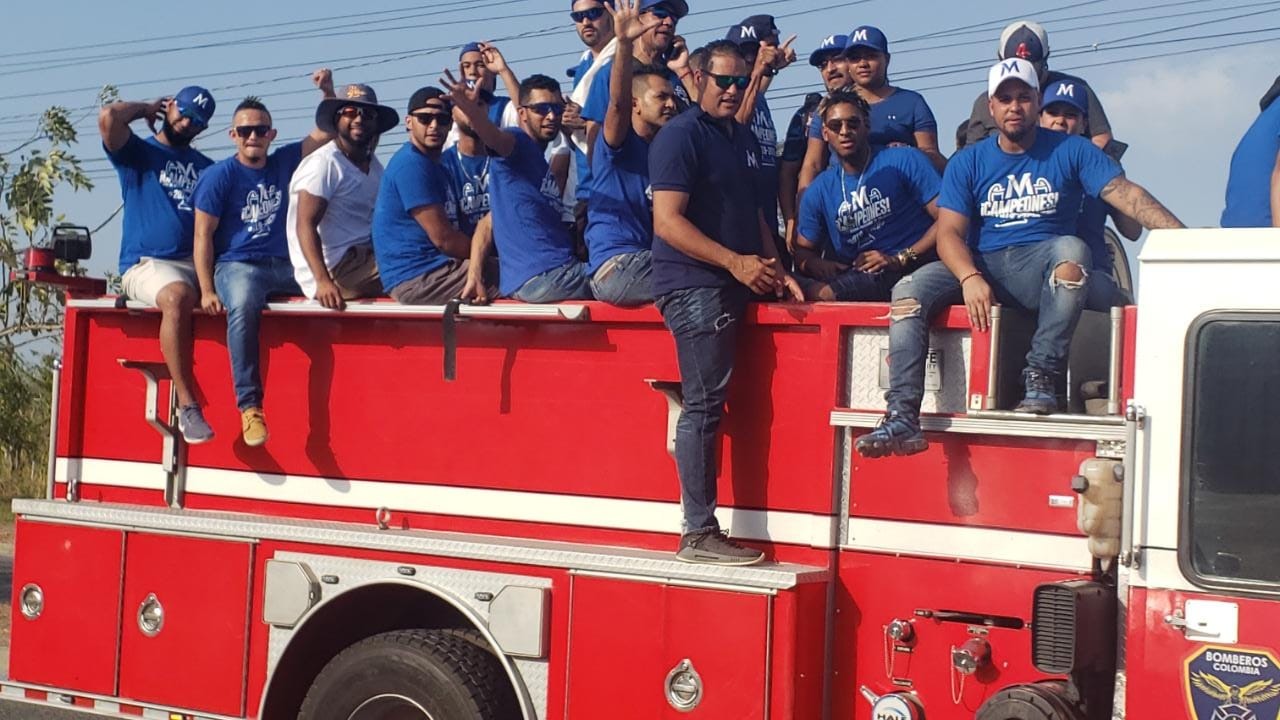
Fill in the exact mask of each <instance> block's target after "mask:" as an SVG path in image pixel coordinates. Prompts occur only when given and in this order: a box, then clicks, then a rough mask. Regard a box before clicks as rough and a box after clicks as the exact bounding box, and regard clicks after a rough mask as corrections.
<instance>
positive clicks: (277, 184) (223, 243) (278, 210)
mask: <svg viewBox="0 0 1280 720" xmlns="http://www.w3.org/2000/svg"><path fill="white" fill-rule="evenodd" d="M301 162H302V143H300V142H296V143H289V144H288V145H284V146H282V147H280V148H279V149H277V150H276V151H275V152H273V153H271V154H270V155H268V156H267V163H266V165H264V166H263V167H261V168H251V167H249V166H247V165H245V164H244V163H242V162H240V161H239V160H238V159H236V157H235V156H234V155H233V156H231V157H229V158H227V159H225V160H220V161H218V162H216V163H214V164H213V166H212V167H210V168H209V169H208V170H205V171H204V173H202V174H201V175H200V179H199V181H197V182H196V190H195V199H194V203H195V207H196V209H197V210H199V211H200V212H203V213H207V214H209V215H212V216H214V217H216V218H218V227H217V229H216V230H214V231H213V253H214V258H215V259H216V260H218V261H219V262H243V261H248V260H263V259H266V258H283V259H286V260H287V259H288V258H289V241H288V238H287V237H286V234H285V222H286V218H287V217H288V215H289V181H290V180H291V179H292V178H293V171H294V170H297V169H298V165H299V163H301Z"/></svg>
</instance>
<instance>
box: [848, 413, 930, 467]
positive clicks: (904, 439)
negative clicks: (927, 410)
mask: <svg viewBox="0 0 1280 720" xmlns="http://www.w3.org/2000/svg"><path fill="white" fill-rule="evenodd" d="M853 447H854V449H855V450H857V451H858V454H859V455H861V456H862V457H865V458H878V457H885V456H887V455H915V454H916V453H922V452H924V451H925V450H928V449H929V441H928V440H925V439H924V433H923V432H921V431H920V421H918V420H916V419H915V418H913V417H909V416H907V415H901V414H899V413H896V412H891V413H889V414H887V415H885V416H884V418H883V419H882V420H881V421H880V424H879V425H878V426H876V429H875V430H872V431H871V432H869V433H867V434H866V435H861V436H859V437H858V439H857V440H856V441H854V443H853Z"/></svg>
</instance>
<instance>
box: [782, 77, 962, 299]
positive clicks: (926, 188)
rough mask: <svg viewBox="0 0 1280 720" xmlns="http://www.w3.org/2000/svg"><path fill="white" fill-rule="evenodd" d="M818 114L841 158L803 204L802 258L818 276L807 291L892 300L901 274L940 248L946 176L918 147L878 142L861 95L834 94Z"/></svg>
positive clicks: (818, 294) (807, 269)
mask: <svg viewBox="0 0 1280 720" xmlns="http://www.w3.org/2000/svg"><path fill="white" fill-rule="evenodd" d="M819 115H820V117H821V118H822V123H823V132H824V133H825V135H826V138H827V143H828V144H829V145H830V148H831V152H832V154H834V155H835V156H836V162H835V164H833V165H832V167H829V168H827V169H826V171H824V172H823V173H822V174H821V175H819V176H818V179H817V180H815V181H814V182H813V184H812V185H810V186H809V189H808V190H807V191H806V192H805V194H804V200H803V201H802V202H801V204H800V233H799V237H797V238H796V265H797V266H798V267H799V269H800V271H801V272H803V273H805V274H806V275H809V276H810V277H813V278H817V280H818V281H819V282H817V283H810V284H807V285H806V287H805V295H806V296H807V297H808V298H809V299H810V300H825V301H830V300H847V301H872V300H874V301H883V300H888V299H889V291H890V290H891V289H892V288H893V286H894V284H895V283H896V282H898V279H899V278H901V277H902V275H903V274H904V273H905V272H907V271H908V270H910V269H911V268H912V267H914V266H915V264H916V262H917V261H918V260H919V259H920V258H921V257H927V256H929V255H931V254H932V252H933V245H934V232H933V223H934V220H935V219H936V218H937V216H938V204H937V201H936V198H937V196H938V188H939V186H940V185H941V178H940V177H939V176H938V171H937V170H935V169H934V168H933V166H932V165H931V164H930V163H929V160H928V158H926V157H925V156H924V153H921V152H920V151H919V150H917V149H915V148H912V147H880V148H877V147H872V145H871V143H870V141H869V139H868V138H869V137H870V135H871V108H870V106H868V105H867V101H866V100H863V99H862V98H861V97H860V96H858V95H857V94H855V93H851V92H834V93H832V94H831V96H830V97H828V98H827V99H826V100H824V101H823V102H822V106H821V108H820V110H819ZM820 250H826V251H827V255H828V257H830V258H831V259H823V258H822V257H821V256H820V255H819V251H820Z"/></svg>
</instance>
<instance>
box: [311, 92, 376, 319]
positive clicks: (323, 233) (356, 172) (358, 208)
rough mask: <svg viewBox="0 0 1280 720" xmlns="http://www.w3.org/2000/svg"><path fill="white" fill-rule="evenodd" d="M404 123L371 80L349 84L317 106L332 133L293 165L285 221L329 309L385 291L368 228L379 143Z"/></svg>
mask: <svg viewBox="0 0 1280 720" xmlns="http://www.w3.org/2000/svg"><path fill="white" fill-rule="evenodd" d="M399 123H400V115H399V113H397V112H396V111H395V110H393V109H392V108H389V107H387V106H386V105H379V104H378V96H377V94H375V93H374V91H373V88H371V87H369V86H368V85H358V84H353V85H348V86H346V87H345V88H344V89H343V91H342V93H341V94H340V95H339V96H338V97H336V98H329V99H326V100H322V101H321V102H320V107H318V108H316V127H318V128H319V129H320V130H321V131H323V132H326V133H330V134H332V135H334V136H335V137H334V139H333V142H331V143H329V144H327V145H325V146H324V147H322V148H320V149H319V150H317V151H316V152H314V153H312V154H311V155H310V156H309V157H307V158H306V159H305V160H303V161H302V164H301V165H299V166H298V169H297V170H296V171H295V172H294V174H293V182H291V183H290V184H289V218H288V225H287V226H286V229H287V231H288V236H289V259H290V260H291V261H292V262H293V275H294V278H295V279H296V280H297V281H298V285H299V287H301V288H302V292H303V293H305V294H306V296H307V297H309V298H312V299H314V300H316V301H318V302H319V303H320V304H321V305H323V306H325V307H327V308H330V309H332V310H341V309H343V308H344V307H345V306H346V301H347V300H354V299H356V298H361V297H376V296H378V295H381V294H382V283H381V282H380V280H379V276H378V265H377V263H376V261H375V259H374V255H373V241H372V239H371V236H370V225H371V224H372V222H373V206H374V202H375V201H376V200H377V197H378V185H379V183H380V182H381V180H382V162H381V161H379V160H378V158H377V157H376V156H375V155H374V148H376V147H377V145H378V137H379V136H380V135H382V133H384V132H386V131H388V130H390V129H391V128H393V127H395V126H396V125H398V124H399Z"/></svg>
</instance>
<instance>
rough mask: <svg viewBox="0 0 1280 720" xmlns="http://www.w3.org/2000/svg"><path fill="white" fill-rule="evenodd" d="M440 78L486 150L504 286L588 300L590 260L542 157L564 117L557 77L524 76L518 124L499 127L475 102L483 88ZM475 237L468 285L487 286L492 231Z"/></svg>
mask: <svg viewBox="0 0 1280 720" xmlns="http://www.w3.org/2000/svg"><path fill="white" fill-rule="evenodd" d="M441 83H442V84H443V85H444V87H445V88H447V89H448V90H449V96H450V98H451V99H452V100H453V104H454V105H455V106H456V107H457V108H458V109H459V110H460V111H461V112H462V114H463V115H465V116H466V118H467V121H468V122H469V123H471V127H472V128H474V129H475V131H476V134H477V135H478V136H479V137H480V139H481V141H483V142H484V144H485V146H487V147H488V148H489V152H490V157H491V160H492V162H491V164H490V167H489V174H490V184H489V199H490V205H491V207H492V210H491V213H492V218H493V220H492V222H493V233H492V242H494V243H496V244H497V247H498V265H499V273H498V277H499V285H498V289H499V291H500V292H501V293H502V295H504V296H506V297H510V298H515V299H516V300H522V301H524V302H531V303H544V302H557V301H560V300H583V299H588V298H590V297H591V288H590V286H589V283H588V277H587V273H586V265H585V264H584V263H582V262H580V261H579V260H578V259H577V258H576V257H574V254H573V251H574V241H573V238H572V237H571V236H570V235H569V231H568V228H566V227H565V225H564V224H563V223H562V222H561V221H560V212H561V206H560V187H559V186H558V185H557V184H556V181H555V178H554V177H553V176H552V175H551V171H550V167H549V166H548V165H547V161H546V158H545V156H544V155H545V152H546V149H547V144H548V143H550V142H551V140H552V139H554V138H555V137H556V135H558V134H559V133H560V119H561V118H562V117H564V99H563V97H562V96H561V95H560V83H558V82H556V80H555V79H554V78H549V77H547V76H546V75H531V76H529V77H528V78H526V79H525V81H524V82H523V83H521V85H520V109H519V112H520V124H521V126H520V127H519V128H508V129H504V128H499V127H498V126H497V125H495V124H494V123H493V121H492V120H490V119H489V117H488V116H487V114H486V113H485V111H484V109H483V107H482V106H481V105H480V104H479V103H477V102H476V97H477V95H478V94H479V88H468V87H467V85H466V83H463V82H459V81H458V80H456V79H455V78H454V77H453V73H451V72H448V71H446V72H445V77H444V78H441ZM477 237H478V239H480V242H473V243H472V247H471V267H470V277H469V279H468V287H469V288H478V287H481V286H482V282H481V277H480V275H481V270H482V268H483V267H484V260H485V257H486V256H487V255H488V252H489V242H487V240H488V237H487V236H484V234H483V233H481V234H480V235H478V236H477ZM467 294H468V295H469V294H470V293H467Z"/></svg>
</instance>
